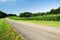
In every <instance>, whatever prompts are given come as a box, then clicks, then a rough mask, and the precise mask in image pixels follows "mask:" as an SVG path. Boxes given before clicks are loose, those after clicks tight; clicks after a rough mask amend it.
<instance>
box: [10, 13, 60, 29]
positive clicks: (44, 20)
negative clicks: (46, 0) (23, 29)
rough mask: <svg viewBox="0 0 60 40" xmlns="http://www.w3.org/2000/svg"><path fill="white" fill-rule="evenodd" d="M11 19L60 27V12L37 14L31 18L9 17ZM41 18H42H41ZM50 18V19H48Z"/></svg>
mask: <svg viewBox="0 0 60 40" xmlns="http://www.w3.org/2000/svg"><path fill="white" fill-rule="evenodd" d="M9 18H10V19H14V20H18V21H22V22H30V23H35V24H41V25H46V26H51V27H57V28H60V21H59V20H60V14H54V15H46V16H36V17H30V18H21V17H16V16H14V17H12V16H11V17H9ZM40 19H41V20H40ZM48 19H49V20H48Z"/></svg>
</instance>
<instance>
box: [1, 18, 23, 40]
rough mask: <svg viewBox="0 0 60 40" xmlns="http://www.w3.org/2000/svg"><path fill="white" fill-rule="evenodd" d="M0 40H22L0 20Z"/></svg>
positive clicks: (8, 25)
mask: <svg viewBox="0 0 60 40" xmlns="http://www.w3.org/2000/svg"><path fill="white" fill-rule="evenodd" d="M0 40H23V38H22V37H21V36H20V35H19V34H18V33H17V32H16V31H15V30H14V29H13V28H12V27H11V25H10V24H9V23H8V22H6V20H5V19H0Z"/></svg>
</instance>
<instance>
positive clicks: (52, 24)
mask: <svg viewBox="0 0 60 40" xmlns="http://www.w3.org/2000/svg"><path fill="white" fill-rule="evenodd" d="M20 21H21V22H29V23H34V24H40V25H45V26H50V27H57V28H60V21H36V20H20Z"/></svg>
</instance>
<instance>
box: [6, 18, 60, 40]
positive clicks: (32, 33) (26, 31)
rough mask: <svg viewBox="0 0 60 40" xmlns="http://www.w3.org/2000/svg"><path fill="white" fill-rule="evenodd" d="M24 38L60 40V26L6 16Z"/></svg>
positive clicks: (25, 39)
mask: <svg viewBox="0 0 60 40" xmlns="http://www.w3.org/2000/svg"><path fill="white" fill-rule="evenodd" d="M6 20H7V22H8V23H9V24H10V25H11V26H12V27H13V28H14V29H15V30H16V31H17V32H18V33H19V34H20V35H21V36H22V37H23V38H24V40H60V28H53V27H48V26H43V25H38V24H32V23H27V22H18V21H14V20H10V19H8V18H6Z"/></svg>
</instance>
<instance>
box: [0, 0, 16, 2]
mask: <svg viewBox="0 0 60 40" xmlns="http://www.w3.org/2000/svg"><path fill="white" fill-rule="evenodd" d="M10 1H15V0H0V2H10Z"/></svg>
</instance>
